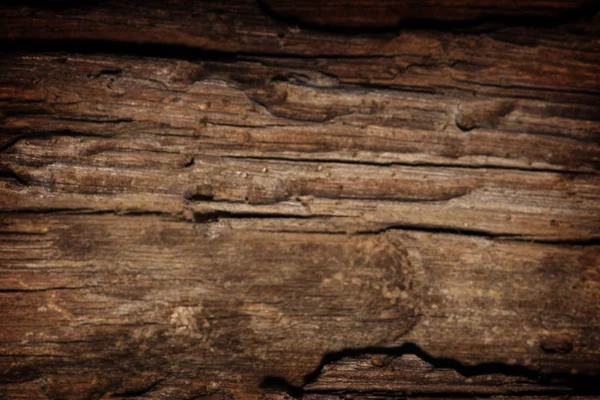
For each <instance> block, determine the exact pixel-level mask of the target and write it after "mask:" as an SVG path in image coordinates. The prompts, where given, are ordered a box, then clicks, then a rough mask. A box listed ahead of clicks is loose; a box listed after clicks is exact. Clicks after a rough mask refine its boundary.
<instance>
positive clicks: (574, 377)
mask: <svg viewBox="0 0 600 400" xmlns="http://www.w3.org/2000/svg"><path fill="white" fill-rule="evenodd" d="M365 355H371V356H372V355H384V356H391V357H402V356H404V355H415V356H417V357H419V358H420V359H421V360H423V361H425V362H426V363H427V364H430V365H431V366H432V367H433V368H436V369H437V368H440V369H442V368H443V369H450V370H454V371H456V372H457V373H458V374H460V375H461V376H462V377H464V378H471V377H476V376H481V375H493V374H496V375H504V376H507V377H517V378H524V379H527V380H528V381H531V383H533V384H537V385H541V386H545V387H549V388H553V387H556V389H557V390H558V391H560V392H561V393H565V394H586V395H598V394H600V387H598V386H597V385H596V384H595V382H596V380H597V377H595V376H592V375H589V374H582V373H575V374H569V373H543V372H541V371H539V370H536V369H534V368H530V367H527V366H524V365H518V364H507V363H503V362H486V363H480V364H475V365H468V364H465V363H463V362H461V361H460V360H457V359H454V358H447V357H435V356H432V355H431V354H429V353H427V352H426V351H424V350H423V349H422V348H421V347H419V346H418V345H417V344H415V343H405V344H403V345H402V346H399V347H362V348H349V349H344V350H341V351H337V352H331V353H326V354H325V355H324V356H323V358H322V359H321V362H320V363H319V365H318V366H317V367H316V368H315V369H314V370H313V371H312V372H311V373H309V374H307V375H305V376H304V378H303V381H304V382H303V384H302V385H301V386H295V385H292V384H291V383H289V382H288V381H286V380H285V379H284V378H282V377H279V376H265V377H264V378H263V380H262V382H261V383H260V385H259V387H260V388H261V389H264V390H265V391H279V392H285V393H287V394H288V395H290V396H292V397H294V398H301V397H302V396H303V395H305V394H309V393H312V392H317V391H318V392H319V393H323V389H319V390H314V391H313V390H311V389H310V388H309V386H310V385H311V384H313V383H316V382H317V381H318V379H319V377H320V376H321V374H322V373H323V370H324V369H325V367H326V366H327V365H330V364H334V363H336V362H339V361H341V360H342V359H344V358H348V357H359V356H365ZM565 387H566V390H565ZM334 391H339V389H336V390H334ZM415 393H417V392H416V391H411V394H415ZM527 393H530V392H527ZM395 394H399V393H395ZM428 394H430V393H428ZM437 394H444V395H448V393H437ZM457 394H460V393H456V392H453V393H452V394H451V395H457ZM468 394H472V393H468ZM515 394H516V393H515ZM544 394H548V392H544Z"/></svg>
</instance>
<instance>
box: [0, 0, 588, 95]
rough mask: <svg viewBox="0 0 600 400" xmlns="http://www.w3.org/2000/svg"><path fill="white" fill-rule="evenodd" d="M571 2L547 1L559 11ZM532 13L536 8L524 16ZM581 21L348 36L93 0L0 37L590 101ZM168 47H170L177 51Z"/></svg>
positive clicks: (17, 14) (203, 10)
mask: <svg viewBox="0 0 600 400" xmlns="http://www.w3.org/2000/svg"><path fill="white" fill-rule="evenodd" d="M419 3H422V2H419ZM461 3H463V4H464V2H461ZM495 3H497V2H495ZM509 3H510V4H512V5H515V6H516V7H517V8H519V9H521V10H523V9H524V8H526V6H527V4H528V3H524V2H518V3H517V2H503V3H502V6H503V7H498V8H497V10H498V11H500V10H501V9H506V8H505V6H507V4H509ZM567 3H569V5H568V6H567ZM278 4H279V2H278ZM290 4H296V2H291V3H290ZM332 4H337V3H332ZM578 4H580V2H579V1H577V2H572V1H568V2H566V1H561V2H557V1H553V2H552V3H551V5H552V7H558V8H559V9H560V8H561V7H562V6H567V7H576V6H577V5H578ZM321 6H323V5H321ZM479 11H480V12H485V11H483V10H482V9H479ZM540 11H542V12H543V8H537V9H535V10H531V12H540ZM492 12H494V11H492ZM588 13H589V12H588V11H585V12H583V13H582V14H584V15H583V17H589V16H592V18H593V16H594V15H596V17H595V18H596V20H592V21H591V22H580V21H579V20H575V21H574V22H572V23H570V24H568V25H565V26H563V27H560V28H558V29H556V28H554V27H550V28H547V27H546V28H543V27H542V28H535V27H530V28H523V27H519V26H517V27H508V28H503V27H499V28H493V29H489V27H488V28H486V29H485V33H481V32H477V31H475V32H462V33H460V32H448V31H440V30H437V31H436V30H423V29H412V30H411V29H405V30H402V31H401V32H399V33H396V32H391V33H387V34H380V35H348V34H334V33H325V32H318V31H314V30H309V29H302V28H298V27H296V26H293V25H289V24H286V23H283V22H280V21H277V20H274V19H273V18H272V17H271V16H269V15H267V14H266V13H264V11H263V10H261V8H260V6H259V4H258V3H257V2H256V1H255V0H246V1H241V0H240V1H235V2H228V3H222V2H213V1H202V2H196V1H183V0H181V1H167V2H165V1H160V2H159V1H156V0H155V1H139V0H138V1H133V2H131V1H130V2H127V3H126V4H125V3H123V2H121V1H102V2H98V3H97V4H93V5H90V6H81V7H71V8H63V9H58V10H57V9H54V10H53V9H45V8H44V7H42V8H39V7H23V6H21V7H4V8H0V19H2V21H3V24H2V25H0V38H3V39H6V40H7V42H6V47H10V46H11V44H13V45H15V46H18V47H19V48H22V47H26V46H31V45H34V46H35V43H31V42H28V43H29V44H28V43H25V42H23V41H28V40H39V39H40V38H43V39H45V40H50V41H52V40H54V42H47V43H44V42H38V45H37V46H38V47H37V48H38V49H41V50H43V51H47V50H49V49H52V48H53V47H54V48H60V47H61V46H63V50H66V51H72V52H73V51H77V49H79V50H80V51H86V50H89V49H91V48H92V47H90V45H94V46H93V48H94V49H98V48H101V49H103V51H105V52H115V51H121V52H126V53H127V52H141V53H143V54H146V55H148V53H150V54H151V55H161V54H162V55H165V56H171V57H173V56H176V55H178V54H180V55H181V56H183V57H186V58H193V59H198V58H202V57H206V56H210V55H204V54H202V53H200V52H197V51H194V50H190V49H201V50H207V51H217V52H219V53H220V54H245V55H277V56H281V55H298V56H302V57H308V60H305V61H312V62H313V64H314V65H315V66H316V67H317V69H318V70H320V71H321V72H323V73H327V74H330V75H333V76H335V77H336V78H337V79H339V80H340V81H342V82H346V83H355V84H368V85H378V86H386V87H396V88H403V89H412V90H420V91H430V92H437V93H440V92H442V93H454V92H459V93H464V94H466V95H471V96H472V95H473V93H477V94H483V93H486V94H494V95H504V96H513V97H514V96H519V97H527V98H530V97H535V98H538V99H542V100H547V99H557V100H565V101H570V102H577V103H591V101H592V99H593V96H595V95H598V92H599V91H600V80H599V78H598V76H600V66H599V65H600V63H599V57H600V56H599V54H600V52H599V45H598V42H597V40H596V39H597V36H598V29H597V27H598V26H599V25H598V23H597V18H598V17H597V14H596V13H595V12H593V13H591V14H588ZM361 14H362V13H361ZM318 15H333V14H332V13H318ZM388 15H393V14H390V13H388ZM444 15H446V16H448V15H450V14H449V13H447V12H445V13H444ZM331 18H335V17H331ZM527 21H528V20H527V19H526V20H525V21H524V22H525V23H526V22H527ZM594 21H595V22H594ZM15 40H16V42H14V41H15ZM61 40H63V41H64V42H60V41H61ZM69 41H71V42H69ZM86 41H89V43H90V45H88V44H86ZM61 43H62V44H61ZM132 44H133V45H147V46H149V47H148V48H147V49H146V50H144V47H143V46H142V47H141V48H140V47H137V46H129V45H132ZM167 45H169V46H170V47H169V46H167ZM152 46H156V47H152ZM161 46H162V47H161ZM174 46H180V47H179V50H178V49H177V47H174ZM144 52H146V53H144ZM319 56H323V57H325V58H319ZM345 56H346V57H347V58H346V59H344V57H345ZM276 62H279V60H277V61H276Z"/></svg>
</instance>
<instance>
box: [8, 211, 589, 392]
mask: <svg viewBox="0 0 600 400" xmlns="http://www.w3.org/2000/svg"><path fill="white" fill-rule="evenodd" d="M233 222H235V221H233ZM242 222H243V221H242ZM261 222H262V220H258V221H255V223H254V224H253V225H252V226H253V227H252V228H250V230H248V229H245V228H243V226H240V227H235V225H233V226H229V224H228V223H227V221H221V222H217V223H213V224H190V223H189V222H186V221H177V220H168V219H165V218H161V217H157V216H144V215H140V216H113V215H110V214H108V215H94V214H90V215H85V214H79V215H73V214H60V213H50V214H44V215H39V214H30V215H23V214H21V215H19V214H5V215H4V216H3V217H2V244H1V245H0V251H1V252H2V257H1V270H2V275H1V277H0V284H1V285H2V290H1V292H2V294H1V296H2V301H0V304H1V305H2V308H3V312H2V313H1V315H2V316H3V318H2V319H0V324H1V325H2V326H1V329H0V336H1V339H2V340H1V341H0V343H1V345H2V348H1V350H0V351H1V353H2V354H3V355H4V357H2V360H0V361H1V362H2V368H3V371H4V373H3V375H4V382H5V383H9V382H28V381H32V382H34V383H33V384H35V385H38V386H39V388H40V390H41V391H42V392H43V393H45V394H46V395H47V396H48V397H50V398H81V397H84V396H92V393H101V394H104V393H118V392H119V391H125V390H131V389H126V388H124V387H123V386H124V385H125V383H123V382H124V381H123V379H124V376H125V377H127V378H131V379H138V380H142V381H144V379H146V381H147V380H148V379H149V378H148V377H154V381H153V382H152V383H156V384H158V381H160V382H161V388H163V389H164V390H167V389H165V388H168V387H172V386H177V384H179V382H180V380H181V379H184V378H185V379H193V380H194V382H195V383H194V385H193V387H190V388H187V389H186V390H188V391H189V390H192V389H193V390H196V391H197V393H200V392H201V391H202V390H204V391H206V390H208V389H207V388H209V387H211V388H212V389H211V390H212V391H214V392H220V393H221V394H223V393H230V394H235V393H238V394H240V393H244V397H252V396H253V394H252V391H254V390H256V393H255V394H256V395H258V393H259V392H260V389H259V388H258V385H259V383H260V382H261V380H262V378H263V377H264V376H278V377H281V378H282V379H286V380H287V381H289V382H291V383H293V384H295V385H301V384H302V382H303V380H302V377H303V376H305V375H306V374H309V373H310V372H312V371H313V370H314V369H315V368H316V367H317V365H318V364H319V362H320V360H321V357H322V356H323V354H325V353H326V352H331V351H334V352H335V351H339V350H343V349H346V348H362V347H366V348H367V349H368V348H369V347H368V346H382V347H390V346H399V345H401V344H402V343H404V342H415V343H420V344H421V345H422V347H423V348H424V349H425V350H426V351H428V352H430V353H431V354H434V355H437V354H443V355H444V357H455V358H457V359H460V360H461V361H462V362H464V363H467V364H476V363H482V362H486V361H496V362H504V363H508V364H513V363H514V364H520V365H527V366H529V367H530V368H532V369H533V370H541V371H544V373H566V374H573V373H577V371H585V373H588V374H589V373H596V372H598V365H600V363H599V362H598V361H599V359H600V347H598V335H599V333H598V330H597V328H595V327H594V326H592V325H590V320H593V319H594V318H595V316H596V315H598V313H599V312H600V309H599V308H598V307H599V304H600V302H598V301H597V296H598V289H597V288H598V281H599V280H600V277H599V276H598V268H597V267H598V265H599V264H598V263H599V257H600V255H599V252H598V246H586V247H580V246H556V245H542V244H529V243H515V242H503V241H493V240H489V239H482V238H468V237H465V236H462V235H448V234H432V233H419V232H410V233H407V232H404V233H403V232H395V231H390V232H387V233H382V234H374V235H373V234H366V235H335V234H333V235H332V234H310V233H303V232H302V231H303V228H302V226H301V225H298V226H297V232H296V233H293V232H289V233H268V232H261V231H260V225H261ZM267 222H268V221H267ZM253 229H254V230H253ZM256 229H259V230H258V231H257V230H256ZM542 310H543V312H541V311H542ZM523 321H527V322H525V323H524V322H523ZM308 337H310V338H311V339H310V340H306V338H308ZM557 343H558V344H557ZM552 346H554V347H552ZM552 349H559V350H557V351H553V350H552ZM560 349H566V350H565V351H562V350H560ZM81 354H85V355H86V356H85V359H86V360H89V361H83V360H81V359H79V358H78V356H79V355H81ZM82 362H83V364H82ZM87 362H89V363H92V364H93V367H90V368H87V367H85V366H86V364H87ZM82 366H83V367H85V368H83V369H82ZM250 366H252V367H250ZM575 370H577V371H575ZM224 371H227V374H226V375H225V376H223V375H222V373H223V372H224ZM442 373H443V372H442ZM144 377H145V378H144ZM233 377H235V378H233ZM143 378H144V379H143ZM348 378H349V379H350V375H348ZM40 379H41V380H40ZM324 379H325V381H327V379H328V375H327V374H325V377H324ZM144 382H145V381H144ZM356 382H357V383H356V384H358V381H356ZM323 384H324V385H327V384H326V383H323ZM398 384H399V383H398ZM71 385H75V386H76V387H78V388H79V389H78V390H77V391H72V390H71ZM315 385H317V386H316V387H319V386H318V385H319V383H318V381H317V383H315ZM10 387H11V384H8V385H7V386H6V388H7V389H6V390H10ZM194 388H195V389H194ZM252 388H254V389H252ZM332 388H334V389H335V387H333V386H332ZM157 390H158V388H157ZM161 390H162V389H161ZM193 390H192V391H193ZM398 390H400V389H398ZM159 393H160V392H159ZM188 396H191V395H189V393H188ZM175 398H188V397H185V396H183V397H175Z"/></svg>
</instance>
